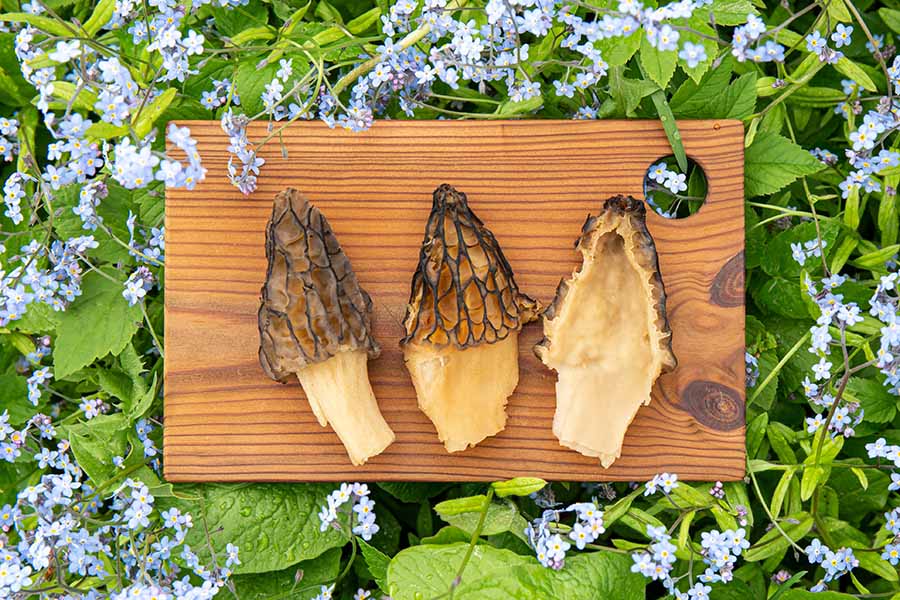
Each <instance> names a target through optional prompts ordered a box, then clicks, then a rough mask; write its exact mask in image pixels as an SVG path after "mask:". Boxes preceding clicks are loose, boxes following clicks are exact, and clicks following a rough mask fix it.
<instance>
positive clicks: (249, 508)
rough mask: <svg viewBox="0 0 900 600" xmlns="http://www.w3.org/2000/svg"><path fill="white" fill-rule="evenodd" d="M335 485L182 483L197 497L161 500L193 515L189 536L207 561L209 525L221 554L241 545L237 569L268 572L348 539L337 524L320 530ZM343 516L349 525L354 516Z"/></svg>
mask: <svg viewBox="0 0 900 600" xmlns="http://www.w3.org/2000/svg"><path fill="white" fill-rule="evenodd" d="M332 489H333V486H331V485H318V484H305V485H290V484H278V483H273V484H221V485H216V484H208V485H195V486H184V485H182V486H176V492H177V493H178V494H179V495H181V496H189V497H192V498H195V499H194V500H186V499H180V498H172V499H166V500H164V501H161V502H160V503H159V504H160V505H165V506H166V507H168V506H176V507H178V509H179V510H181V511H183V512H188V513H190V514H191V515H192V516H193V519H194V527H193V528H191V530H190V532H189V533H188V536H187V540H186V541H187V543H188V544H189V545H190V546H191V548H192V549H193V550H194V551H195V552H196V553H197V554H198V555H199V556H200V558H201V561H207V562H206V563H205V564H208V561H209V557H210V553H209V549H208V546H209V544H208V543H207V539H206V533H205V531H206V530H207V529H208V530H209V531H210V537H211V540H212V545H213V548H214V549H215V551H216V554H217V555H218V556H223V555H224V552H225V546H226V544H227V543H228V542H231V543H232V544H234V545H236V546H238V547H239V548H240V558H241V564H240V565H236V566H235V569H234V570H235V573H237V574H243V573H263V572H266V571H277V570H280V569H284V568H286V567H289V566H291V565H294V564H296V563H298V562H300V561H302V560H309V559H311V558H315V557H316V556H319V555H320V554H321V553H323V552H325V551H326V550H329V549H331V548H336V547H340V546H343V545H344V544H345V543H347V540H348V539H349V536H348V535H347V534H346V533H344V532H340V531H337V530H335V529H334V528H331V527H329V528H327V529H326V530H325V531H324V532H323V531H320V529H319V517H318V511H319V510H320V509H321V507H323V506H325V502H326V500H325V499H326V497H327V496H328V494H329V493H330V492H331V490H332ZM343 518H346V519H347V524H349V518H350V517H349V515H348V516H345V517H343ZM345 528H346V527H345Z"/></svg>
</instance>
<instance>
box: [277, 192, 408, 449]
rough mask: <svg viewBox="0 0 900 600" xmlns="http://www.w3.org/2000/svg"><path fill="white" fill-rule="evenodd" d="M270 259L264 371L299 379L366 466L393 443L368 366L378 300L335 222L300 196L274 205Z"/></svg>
mask: <svg viewBox="0 0 900 600" xmlns="http://www.w3.org/2000/svg"><path fill="white" fill-rule="evenodd" d="M266 257H267V258H268V261H269V265H268V269H267V271H266V282H265V284H264V285H263V288H262V303H261V305H260V307H259V337H260V345H259V361H260V364H261V365H262V367H263V369H264V370H265V372H266V374H267V375H268V376H269V377H271V378H272V379H275V380H277V381H280V382H282V383H285V382H286V381H287V380H288V379H289V378H290V377H291V375H296V376H297V378H298V379H299V380H300V385H301V386H303V391H304V392H305V393H306V397H307V399H308V400H309V405H310V407H311V408H312V411H313V413H314V414H315V415H316V418H317V419H318V421H319V424H320V425H322V426H323V427H325V426H327V425H328V424H329V423H330V424H331V426H332V427H333V428H334V431H335V433H337V435H338V437H339V438H340V439H341V442H343V444H344V447H345V448H346V449H347V454H348V455H349V456H350V460H351V462H352V463H353V464H354V465H361V464H363V463H365V462H366V460H368V459H369V458H371V457H373V456H375V455H376V454H379V453H381V452H382V451H383V450H384V449H385V448H387V447H388V446H389V445H390V444H391V442H393V441H394V432H393V431H391V428H390V427H389V426H388V424H387V423H386V422H385V420H384V417H382V416H381V412H380V411H379V410H378V403H377V401H376V400H375V395H374V394H373V393H372V386H371V384H370V383H369V373H368V366H367V364H368V359H369V358H376V357H377V356H378V355H379V353H380V349H379V348H378V344H376V343H375V340H374V339H373V338H372V334H371V326H372V299H371V298H370V297H369V295H368V294H367V293H366V292H365V290H363V289H362V288H361V287H360V286H359V282H358V281H357V280H356V275H355V274H354V273H353V268H352V267H351V266H350V261H349V260H348V259H347V256H346V255H345V254H344V252H343V250H341V245H340V244H339V243H338V241H337V238H336V237H335V235H334V232H333V231H332V230H331V226H330V225H329V224H328V221H327V220H326V219H325V217H324V216H323V215H322V213H321V212H319V210H318V209H317V208H316V207H315V206H312V205H311V204H310V203H309V201H307V200H306V198H304V197H303V195H302V194H300V192H298V191H297V190H294V189H290V188H289V189H287V190H285V191H283V192H281V193H280V194H278V195H277V196H276V197H275V205H274V207H273V209H272V218H271V220H270V221H269V225H268V227H267V229H266Z"/></svg>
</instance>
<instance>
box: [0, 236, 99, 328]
mask: <svg viewBox="0 0 900 600" xmlns="http://www.w3.org/2000/svg"><path fill="white" fill-rule="evenodd" d="M98 245H99V244H98V243H97V242H96V241H95V240H94V237H93V236H90V235H88V236H79V237H74V238H70V239H69V240H67V241H66V242H61V241H59V240H54V241H53V243H52V244H51V245H50V247H49V248H44V247H43V246H42V245H41V244H40V243H39V242H38V241H37V240H32V241H31V242H30V243H29V244H26V245H25V246H22V247H21V248H20V251H21V254H16V255H13V256H12V257H11V258H10V259H9V263H10V266H11V265H13V264H15V266H12V267H11V268H10V270H9V271H8V272H6V271H3V270H2V269H3V265H0V299H2V300H3V301H5V303H4V304H0V327H3V326H5V325H7V324H8V323H10V322H12V321H17V320H19V319H21V318H22V317H23V316H24V315H25V312H26V311H27V310H28V305H29V304H31V303H33V302H41V303H43V304H46V305H48V306H50V307H52V308H53V310H55V311H60V310H63V309H64V308H65V307H66V306H68V304H69V303H70V302H72V301H73V300H74V299H75V298H77V297H78V296H80V295H81V275H82V272H83V268H82V266H81V263H80V260H81V259H82V258H83V256H84V253H85V252H86V251H87V250H89V249H91V248H96V247H97V246H98ZM0 248H2V246H0ZM16 263H18V264H16Z"/></svg>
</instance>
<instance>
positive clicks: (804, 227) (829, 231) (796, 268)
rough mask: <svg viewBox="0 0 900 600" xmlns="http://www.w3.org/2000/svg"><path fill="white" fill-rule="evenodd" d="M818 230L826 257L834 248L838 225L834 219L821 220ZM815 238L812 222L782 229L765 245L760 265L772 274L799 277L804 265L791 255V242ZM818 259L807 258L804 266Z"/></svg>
mask: <svg viewBox="0 0 900 600" xmlns="http://www.w3.org/2000/svg"><path fill="white" fill-rule="evenodd" d="M819 231H821V234H822V240H823V242H824V244H825V248H824V253H825V257H826V258H827V257H828V256H829V254H830V252H831V251H833V250H834V248H835V243H836V241H837V237H838V233H839V232H840V226H839V225H838V224H837V223H835V222H834V221H821V222H820V223H819ZM815 239H817V232H816V224H815V223H812V222H809V223H801V224H800V225H795V226H793V227H791V228H790V229H786V230H785V231H782V232H781V233H779V234H778V235H776V236H775V238H774V239H772V241H771V242H769V243H768V244H767V245H766V249H765V258H764V259H763V261H762V265H761V266H762V268H763V270H764V271H765V272H766V273H767V274H769V275H772V276H780V277H785V278H788V279H794V278H798V277H800V273H801V272H802V271H803V268H804V265H801V264H799V263H798V262H797V261H795V260H794V258H793V257H792V256H791V244H803V243H806V242H809V241H810V240H815ZM820 260H821V259H819V258H818V257H811V258H807V259H806V265H805V266H809V265H813V264H821V263H820V262H819V261H820ZM814 261H815V262H814Z"/></svg>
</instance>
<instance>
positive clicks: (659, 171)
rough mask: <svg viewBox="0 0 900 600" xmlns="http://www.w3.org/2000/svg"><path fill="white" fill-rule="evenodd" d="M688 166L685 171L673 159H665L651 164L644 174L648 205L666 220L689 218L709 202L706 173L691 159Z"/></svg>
mask: <svg viewBox="0 0 900 600" xmlns="http://www.w3.org/2000/svg"><path fill="white" fill-rule="evenodd" d="M687 163H688V168H687V172H684V171H682V170H681V168H680V167H679V166H678V162H677V161H676V160H675V157H674V156H672V155H669V156H665V157H663V158H661V159H659V160H657V161H655V162H654V163H653V164H651V165H650V167H649V168H648V169H647V174H646V175H644V198H645V199H646V200H647V204H649V205H650V207H651V208H652V209H653V210H655V211H656V212H657V213H658V214H660V215H662V216H663V217H665V218H667V219H683V218H685V217H689V216H691V215H693V214H695V213H696V212H697V211H699V210H700V207H701V206H703V204H704V203H705V202H706V194H707V190H708V186H707V182H706V173H704V172H703V169H702V168H701V167H700V165H698V164H697V163H696V162H694V160H692V159H691V158H688V159H687Z"/></svg>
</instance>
